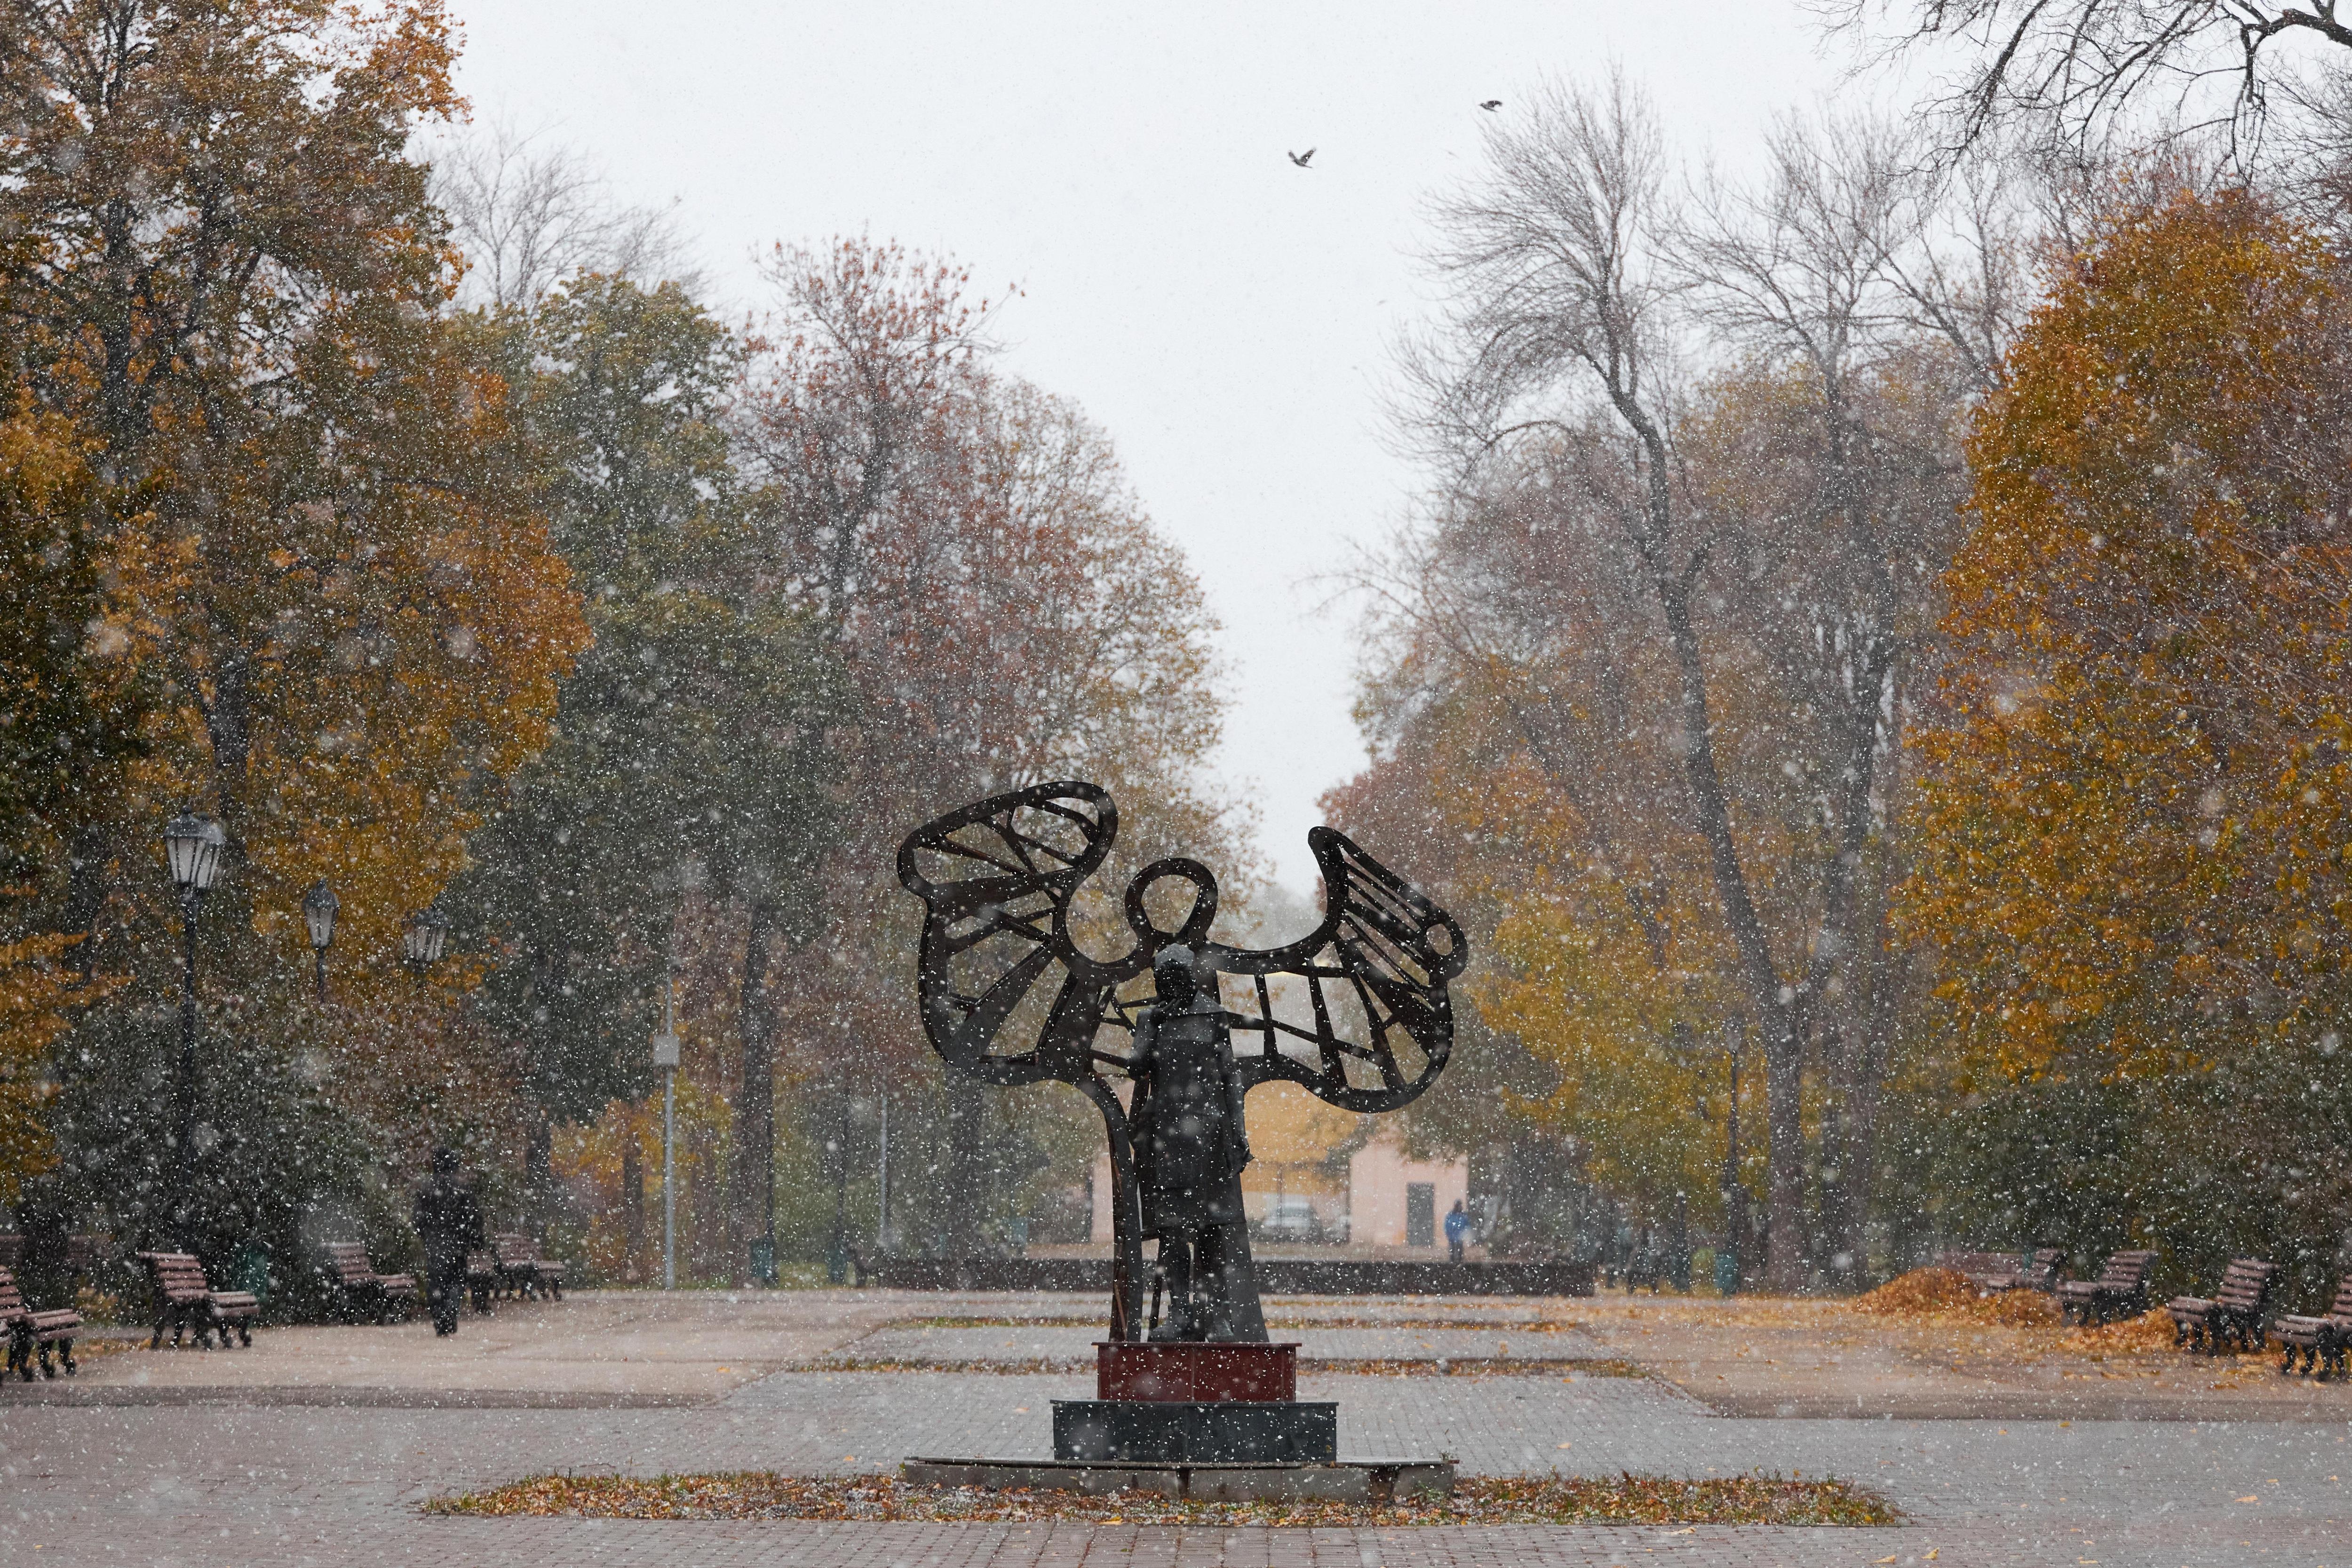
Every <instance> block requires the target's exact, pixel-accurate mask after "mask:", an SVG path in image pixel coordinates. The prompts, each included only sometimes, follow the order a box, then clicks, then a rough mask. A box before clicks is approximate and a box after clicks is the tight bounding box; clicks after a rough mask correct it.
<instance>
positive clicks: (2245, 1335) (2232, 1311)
mask: <svg viewBox="0 0 2352 1568" xmlns="http://www.w3.org/2000/svg"><path fill="white" fill-rule="evenodd" d="M2278 1274H2279V1270H2278V1265H2277V1264H2275V1263H2265V1262H2263V1260H2262V1259H2261V1258H2231V1260H2230V1267H2229V1268H2226V1269H2224V1270H2223V1271H2222V1273H2221V1286H2220V1288H2219V1289H2216V1290H2215V1291H2214V1292H2213V1294H2212V1296H2211V1297H2210V1298H2207V1297H2204V1296H2175V1297H2174V1298H2173V1299H2172V1300H2169V1301H2167V1302H2166V1303H2165V1304H2164V1310H2166V1311H2168V1312H2169V1313H2171V1314H2172V1343H2173V1345H2174V1347H2175V1348H2176V1349H2178V1348H2180V1347H2184V1346H2185V1347H2187V1348H2189V1349H2192V1350H2193V1349H2198V1348H2200V1347H2201V1348H2202V1349H2203V1350H2204V1352H2205V1353H2206V1354H2207V1355H2220V1354H2221V1347H2222V1346H2223V1345H2224V1344H2228V1343H2231V1342H2234V1343H2235V1344H2236V1345H2237V1347H2238V1348H2239V1349H2240V1350H2247V1351H2250V1350H2257V1349H2260V1348H2261V1346H2262V1344H2263V1331H2264V1329H2265V1327H2266V1326H2267V1323H2266V1320H2267V1319H2268V1318H2269V1316H2270V1305H2271V1287H2272V1286H2273V1285H2274V1284H2276V1283H2277V1282H2278Z"/></svg>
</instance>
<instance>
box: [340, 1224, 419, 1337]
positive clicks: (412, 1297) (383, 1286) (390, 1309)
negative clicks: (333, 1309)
mask: <svg viewBox="0 0 2352 1568" xmlns="http://www.w3.org/2000/svg"><path fill="white" fill-rule="evenodd" d="M320 1250H321V1251H322V1252H324V1253H325V1254H326V1255H327V1268H325V1269H324V1270H323V1271H322V1272H324V1273H325V1274H326V1275H327V1280H328V1283H329V1285H331V1287H332V1288H333V1289H334V1290H335V1293H336V1295H337V1296H338V1297H339V1298H340V1300H341V1305H342V1307H343V1310H345V1311H346V1312H347V1313H349V1314H350V1315H351V1316H353V1317H357V1316H358V1315H359V1314H361V1313H362V1312H367V1313H370V1314H372V1315H373V1317H374V1319H375V1321H377V1322H379V1323H383V1322H389V1321H391V1319H392V1315H393V1313H394V1312H395V1311H397V1312H398V1313H399V1314H400V1316H401V1318H402V1320H403V1321H406V1319H407V1318H408V1317H409V1315H410V1314H411V1313H412V1312H414V1311H415V1308H416V1277H415V1275H413V1274H379V1273H377V1272H376V1271H375V1265H374V1264H373V1263H372V1262H370V1261H369V1260H368V1255H367V1248H366V1247H363V1246H362V1245H361V1244H360V1243H358V1242H356V1241H330V1242H327V1243H325V1244H323V1245H322V1246H321V1247H320Z"/></svg>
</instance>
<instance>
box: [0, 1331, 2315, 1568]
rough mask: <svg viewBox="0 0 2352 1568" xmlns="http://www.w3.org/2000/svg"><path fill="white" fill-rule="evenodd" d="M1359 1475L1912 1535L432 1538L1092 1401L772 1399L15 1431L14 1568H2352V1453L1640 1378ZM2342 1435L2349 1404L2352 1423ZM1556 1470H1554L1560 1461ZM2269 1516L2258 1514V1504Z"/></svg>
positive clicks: (1454, 1421)
mask: <svg viewBox="0 0 2352 1568" xmlns="http://www.w3.org/2000/svg"><path fill="white" fill-rule="evenodd" d="M1303 1381H1304V1383H1305V1384H1306V1385H1307V1386H1303V1387H1302V1389H1301V1393H1302V1394H1304V1395H1307V1396H1308V1397H1317V1398H1336V1399H1338V1400H1339V1401H1340V1402H1341V1423H1342V1425H1341V1441H1342V1447H1343V1450H1344V1451H1345V1452H1347V1453H1349V1454H1350V1455H1351V1456H1353V1455H1374V1454H1402V1453H1429V1452H1433V1451H1444V1452H1452V1453H1454V1454H1455V1455H1456V1456H1457V1457H1458V1458H1460V1460H1461V1461H1462V1464H1463V1468H1465V1470H1467V1471H1471V1472H1474V1473H1489V1474H1493V1473H1515V1472H1528V1471H1543V1470H1547V1469H1551V1468H1558V1469H1559V1470H1562V1471H1572V1472H1576V1473H1581V1474H1591V1475H1608V1474H1614V1473H1615V1472H1616V1471H1617V1470H1619V1469H1621V1468H1622V1469H1633V1470H1645V1471H1658V1472H1665V1473H1671V1474H1680V1475H1689V1476H1703V1475H1706V1474H1709V1473H1716V1474H1727V1473H1731V1472H1734V1471H1738V1470H1743V1469H1748V1468H1764V1469H1769V1470H1778V1471H1780V1472H1782V1473H1790V1472H1797V1473H1802V1474H1805V1475H1836V1476H1839V1477H1843V1478H1845V1479H1853V1480H1860V1481H1864V1482H1866V1483H1868V1484H1871V1485H1874V1486H1876V1487H1878V1488H1879V1489H1882V1490H1883V1491H1884V1492H1885V1493H1886V1495H1888V1496H1889V1497H1890V1498H1892V1499H1893V1500H1895V1502H1896V1504H1897V1505H1898V1506H1899V1507H1901V1508H1902V1509H1903V1510H1905V1512H1906V1514H1907V1515H1908V1516H1909V1517H1910V1519H1911V1520H1912V1521H1913V1522H1912V1523H1911V1524H1910V1525H1909V1526H1907V1527H1906V1528H1902V1529H1896V1530H1885V1531H1853V1530H1767V1529H1756V1528H1744V1529H1730V1528H1698V1529H1693V1530H1688V1531H1679V1530H1677V1531H1669V1530H1665V1529H1638V1530H1603V1529H1593V1528H1546V1529H1536V1528H1521V1527H1487V1528H1454V1527H1443V1528H1423V1529H1412V1530H1388V1531H1376V1530H1366V1531H1265V1530H1201V1531H1179V1530H1172V1529H1164V1528H1163V1529H1137V1528H1132V1527H1127V1526H1111V1525H1102V1526H1053V1527H1049V1526H1034V1527H1030V1526H1022V1525H922V1524H887V1525H874V1524H860V1525H854V1526H853V1525H820V1524H803V1523H793V1522H788V1521H778V1522H762V1523H751V1524H706V1523H665V1522H650V1521H576V1520H451V1519H437V1518H429V1517H425V1516H424V1515H421V1514H420V1513H418V1512H417V1511H416V1507H415V1505H416V1504H417V1503H418V1502H419V1501H421V1500H424V1499H425V1498H427V1497H430V1496H433V1495H436V1494H437V1493H441V1492H446V1491H451V1490H457V1489H466V1488H468V1487H479V1486H484V1485H489V1484H495V1483H497V1482H499V1481H503V1480H506V1479H512V1478H514V1477H516V1476H519V1475H522V1474H525V1473H530V1472H533V1471H544V1470H550V1469H570V1470H598V1469H609V1470H614V1471H619V1472H623V1473H630V1474H641V1475H652V1474H659V1473H661V1472H663V1471H666V1470H668V1471H678V1470H700V1469H730V1468H782V1469H788V1470H799V1471H803V1472H813V1471H845V1470H847V1471H862V1470H866V1469H868V1468H875V1469H887V1468H889V1467H890V1466H891V1465H893V1464H895V1462H896V1461H897V1459H898V1458H901V1457H903V1456H905V1455H907V1454H909V1453H917V1452H922V1453H940V1452H963V1453H997V1454H1014V1455H1018V1454H1033V1455H1034V1454H1041V1453H1043V1452H1044V1451H1045V1448H1046V1446H1047V1433H1048V1426H1047V1420H1048V1416H1047V1409H1048V1402H1049V1401H1050V1400H1051V1399H1053V1398H1054V1397H1055V1396H1057V1395H1060V1396H1069V1395H1073V1394H1084V1393H1085V1392H1086V1391H1087V1386H1088V1384H1087V1379H1085V1378H1083V1377H1070V1376H1034V1375H991V1374H971V1375H963V1374H954V1373H806V1372H800V1373H777V1374H774V1375H772V1376H769V1377H765V1378H762V1379H760V1380H758V1381H756V1382H753V1383H751V1384H746V1385H744V1386H743V1387H740V1388H739V1389H737V1390H736V1391H735V1392H734V1393H733V1394H730V1395H728V1396H727V1397H725V1398H724V1399H721V1400H719V1401H718V1402H717V1403H715V1404H711V1405H704V1406H701V1407H698V1408H693V1409H658V1410H656V1409H625V1410H581V1409H514V1410H428V1409H387V1408H363V1409H349V1410H336V1409H329V1408H322V1407H317V1406H308V1407H298V1406H268V1405H218V1404H199V1405H182V1406H177V1407H171V1408H155V1407H124V1406H116V1407H68V1406H57V1405H22V1406H20V1407H17V1408H8V1407H7V1405H5V1402H0V1563H6V1564H9V1565H10V1568H14V1565H15V1564H19V1563H38V1564H52V1563H72V1564H79V1563H91V1564H97V1563H152V1564H156V1565H159V1568H162V1565H167V1564H180V1563H190V1564H193V1563H208V1564H224V1563H254V1564H267V1565H278V1564H294V1563H341V1562H348V1561H352V1560H355V1559H356V1558H358V1557H360V1556H362V1555H365V1554H367V1553H371V1552H380V1553H383V1554H387V1555H388V1556H389V1558H390V1560H392V1561H410V1560H418V1559H421V1558H423V1557H424V1556H425V1554H427V1553H431V1554H435V1555H436V1556H443V1557H446V1558H449V1559H450V1560H453V1561H462V1562H465V1563H468V1564H473V1563H481V1564H486V1565H488V1564H502V1563H533V1564H544V1563H550V1562H557V1563H562V1562H572V1561H578V1562H589V1563H593V1562H627V1563H645V1564H665V1563H702V1564H730V1563H792V1564H809V1565H811V1568H867V1565H871V1568H898V1565H902V1564H903V1565H906V1568H931V1565H938V1568H950V1565H960V1564H967V1563H969V1564H988V1565H990V1568H997V1565H1003V1568H1014V1565H1022V1568H1026V1565H1029V1564H1039V1565H1043V1564H1066V1563H1121V1564H1168V1565H1171V1568H1177V1565H1190V1564H1195V1563H1199V1564H1210V1563H1217V1564H1226V1563H1232V1564H1250V1565H1252V1568H1261V1565H1264V1568H1270V1565H1272V1564H1275V1563H1313V1564H1318V1565H1320V1564H1343V1565H1345V1568H1376V1565H1384V1568H1406V1565H1412V1568H1420V1565H1423V1564H1426V1565H1429V1568H1438V1565H1441V1564H1452V1565H1467V1564H1488V1563H1493V1564H1504V1563H1512V1564H1517V1563H1538V1564H1553V1563H1558V1564H1570V1563H1574V1564H1609V1563H1621V1564H1628V1565H1630V1564H1633V1563H1654V1562H1664V1563H1726V1564H1728V1563H1741V1564H1748V1563H1776V1564H1778V1563H1785V1564H1790V1565H1800V1564H1801V1565H1804V1568H1812V1565H1816V1564H1848V1563H1878V1562H1880V1561H1882V1560H1884V1559H1885V1558H1888V1557H1893V1558H1894V1559H1895V1562H1897V1563H1906V1562H1913V1561H1929V1560H1930V1559H1927V1556H1926V1554H1927V1552H1929V1551H1933V1552H1936V1553H1937V1555H1936V1557H1935V1558H1934V1559H1932V1561H1934V1562H1935V1563H1937V1568H1946V1565H1975V1564H1984V1565H1993V1564H2000V1565H2003V1568H2006V1565H2009V1564H2027V1563H2031V1564H2035V1565H2037V1568H2038V1565H2041V1564H2047V1563H2061V1564H2063V1563H2102V1564H2106V1565H2110V1568H2116V1565H2134V1568H2140V1565H2145V1568H2176V1565H2189V1568H2223V1565H2229V1568H2235V1565H2239V1564H2250V1563H2291V1564H2297V1565H2319V1568H2327V1565H2333V1568H2352V1490H2347V1487H2346V1485H2345V1484H2344V1482H2343V1481H2342V1479H2341V1478H2342V1477H2343V1476H2345V1475H2347V1474H2352V1469H2347V1465H2352V1445H2347V1436H2352V1426H2346V1425H2336V1426H2320V1425H2315V1424H2311V1423H2281V1424H2274V1425H2271V1424H2266V1425H2259V1426H2257V1425H2251V1424H2239V1425H2235V1426H2195V1425H2191V1424H2188V1423H2178V1422H2157V1423H2125V1422H2076V1423H2073V1424H2071V1425H2061V1424H2058V1423H2055V1422H2011V1423H1992V1422H1974V1421H1941V1422H1893V1421H1822V1420H1750V1419H1735V1418H1727V1417H1723V1416H1717V1415H1711V1414H1709V1413H1708V1412H1707V1411H1706V1409H1705V1408H1704V1407H1703V1406H1700V1405H1697V1404H1696V1403H1695V1402H1693V1401H1691V1400H1689V1399H1688V1398H1686V1397H1685V1396H1684V1395H1682V1394H1679V1393H1677V1392H1676V1391H1675V1390H1673V1389H1671V1388H1669V1387H1666V1386H1664V1385H1662V1384H1654V1383H1650V1382H1647V1381H1644V1380H1640V1379H1629V1378H1610V1377H1591V1376H1578V1377H1576V1378H1575V1379H1574V1380H1573V1381H1570V1380H1569V1379H1567V1378H1562V1377H1498V1378H1485V1379H1472V1378H1440V1377H1427V1376H1423V1377H1364V1376H1320V1377H1314V1378H1309V1379H1307V1380H1303ZM2347 1414H2352V1402H2347ZM1562 1445H1565V1447H1563V1446H1562ZM2247 1499H2252V1500H2251V1501H2247Z"/></svg>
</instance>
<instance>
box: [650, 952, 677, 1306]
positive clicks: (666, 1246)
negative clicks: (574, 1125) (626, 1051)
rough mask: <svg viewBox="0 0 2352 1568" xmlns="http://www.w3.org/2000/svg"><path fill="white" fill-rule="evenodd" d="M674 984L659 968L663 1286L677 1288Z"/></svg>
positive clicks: (657, 1040)
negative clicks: (673, 1155)
mask: <svg viewBox="0 0 2352 1568" xmlns="http://www.w3.org/2000/svg"><path fill="white" fill-rule="evenodd" d="M676 990H677V984H676V982H675V980H674V979H673V978H672V977H671V974H670V973H669V970H668V969H667V967H665V968H664V969H663V971H662V1026H661V1033H660V1034H658V1035H656V1036H655V1037H654V1067H655V1068H656V1069H657V1070H658V1071H659V1072H660V1073H661V1075H662V1289H665V1290H675V1289H677V1182H676V1180H674V1179H673V1178H674V1177H675V1175H676V1173H675V1172H674V1171H673V1170H672V1169H671V1166H670V1146H671V1144H672V1143H674V1142H676V1141H677V1140H676V1133H677V1018H676V1016H675V1015H674V1014H673V1013H672V1011H671V1002H672V998H673V995H674V994H675V992H676Z"/></svg>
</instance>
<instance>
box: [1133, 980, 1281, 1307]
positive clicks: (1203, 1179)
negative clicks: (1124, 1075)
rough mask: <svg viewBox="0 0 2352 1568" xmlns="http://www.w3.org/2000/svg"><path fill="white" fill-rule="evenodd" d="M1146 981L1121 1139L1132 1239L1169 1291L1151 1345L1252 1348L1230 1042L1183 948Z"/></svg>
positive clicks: (1238, 1111) (1237, 1082)
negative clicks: (1154, 1261)
mask: <svg viewBox="0 0 2352 1568" xmlns="http://www.w3.org/2000/svg"><path fill="white" fill-rule="evenodd" d="M1151 978H1152V982H1153V988H1154V993H1155V995H1154V999H1153V1001H1152V1004H1151V1005H1150V1006H1149V1007H1147V1008H1145V1009H1144V1010H1143V1012H1142V1014H1141V1015H1140V1016H1138V1017H1137V1019H1136V1022H1135V1054H1134V1056H1133V1057H1132V1058H1130V1061H1129V1068H1128V1073H1129V1077H1130V1078H1132V1079H1134V1080H1135V1086H1136V1087H1135V1105H1134V1109H1133V1110H1132V1111H1130V1112H1129V1129H1130V1135H1131V1136H1132V1137H1133V1138H1134V1140H1135V1174H1136V1185H1137V1187H1138V1189H1139V1196H1140V1197H1141V1199H1142V1208H1143V1233H1144V1234H1145V1235H1146V1236H1151V1237H1158V1238H1159V1241H1160V1256H1159V1260H1158V1262H1159V1270H1160V1282H1161V1283H1162V1284H1164V1285H1165V1286H1166V1288H1167V1290H1168V1316H1167V1318H1166V1319H1165V1320H1163V1321H1161V1322H1160V1324H1159V1325H1158V1326H1157V1327H1155V1328H1154V1329H1152V1331H1151V1337H1152V1338H1153V1339H1155V1340H1250V1341H1263V1340H1264V1339H1265V1317H1264V1314H1263V1313H1262V1312H1261V1311H1260V1310H1259V1309H1258V1303H1257V1291H1256V1289H1255V1285H1254V1284H1253V1282H1252V1280H1251V1271H1250V1256H1249V1222H1248V1217H1247V1216H1246V1215H1244V1213H1243V1212H1242V1184H1241V1174H1242V1167H1244V1165H1247V1164H1248V1163H1249V1162H1250V1151H1249V1142H1248V1140H1247V1137H1246V1136H1245V1134H1244V1129H1243V1124H1242V1095H1243V1093H1244V1089H1246V1088H1247V1085H1245V1084H1244V1082H1243V1081H1242V1075H1241V1073H1240V1072H1239V1071H1238V1070H1237V1069H1236V1067H1235V1064H1234V1037H1233V1030H1232V1028H1231V1027H1230V1026H1229V1025H1228V1024H1227V1022H1226V1019H1225V1014H1224V1009H1223V1007H1222V1006H1220V1005H1218V1002H1217V999H1216V994H1215V993H1214V992H1213V990H1211V989H1210V988H1209V987H1208V986H1203V985H1202V984H1201V979H1200V976H1199V975H1197V974H1196V973H1194V970H1193V953H1192V949H1191V948H1190V947H1188V946H1185V945H1183V944H1181V943H1178V944H1175V945H1172V946H1169V947H1163V948H1161V949H1160V952H1159V953H1158V954H1157V955H1156V956H1155V957H1154V958H1153V960H1152V963H1151ZM1214 982H1215V976H1214V975H1213V974H1212V975H1211V976H1210V983H1211V985H1213V984H1214Z"/></svg>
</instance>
